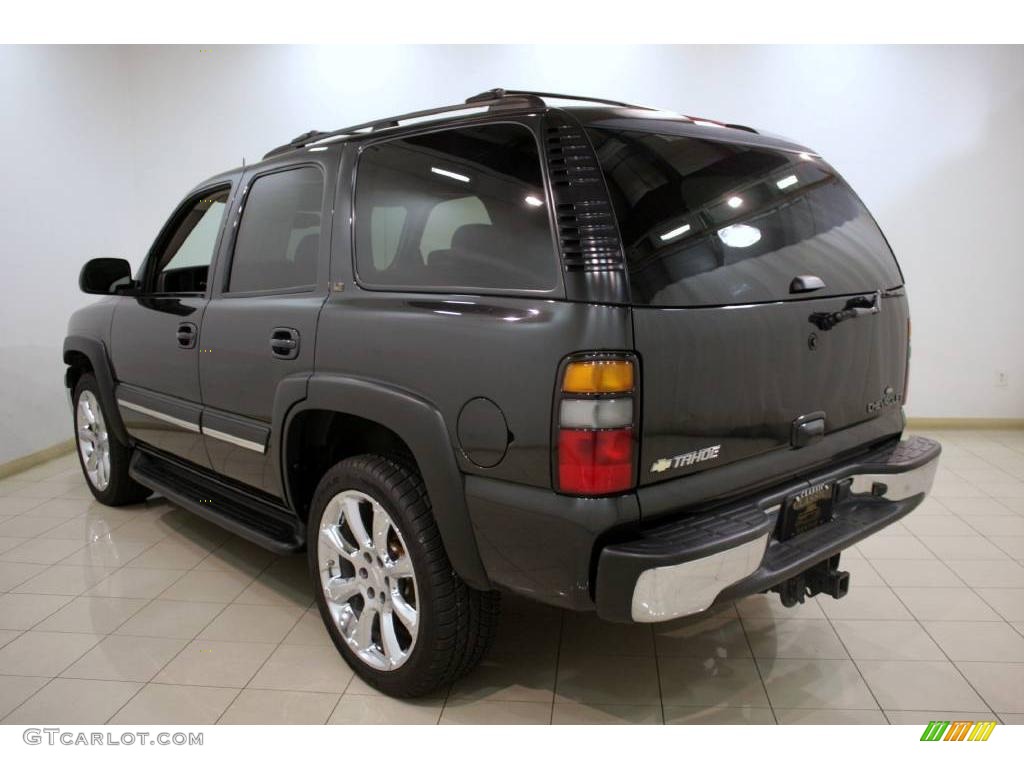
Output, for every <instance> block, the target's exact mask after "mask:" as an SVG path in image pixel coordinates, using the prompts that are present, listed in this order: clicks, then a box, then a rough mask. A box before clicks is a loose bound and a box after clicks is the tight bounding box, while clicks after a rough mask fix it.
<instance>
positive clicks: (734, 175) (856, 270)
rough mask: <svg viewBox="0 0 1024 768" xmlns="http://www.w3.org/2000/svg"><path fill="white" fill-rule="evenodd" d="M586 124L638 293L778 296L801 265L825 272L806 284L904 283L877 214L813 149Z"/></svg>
mask: <svg viewBox="0 0 1024 768" xmlns="http://www.w3.org/2000/svg"><path fill="white" fill-rule="evenodd" d="M589 132H590V135H591V139H592V140H593V143H594V147H595V149H596V151H597V155H598V159H599V162H600V164H601V168H602V170H603V171H604V176H605V179H606V180H607V182H608V187H609V191H610V193H611V196H612V202H613V205H614V207H615V213H616V217H617V218H618V222H619V228H620V230H621V233H622V241H623V246H624V248H625V252H626V261H627V265H628V269H629V278H630V285H631V289H632V297H633V302H634V303H635V304H646V305H652V306H672V307H680V306H719V305H725V304H748V303H757V302H767V301H777V300H780V299H785V298H791V294H790V283H791V282H792V280H793V278H794V277H796V276H797V275H815V276H817V277H820V278H821V279H822V280H823V281H824V282H825V286H826V287H825V289H823V290H819V291H816V292H814V293H813V294H811V295H814V296H828V295H833V296H834V295H843V294H848V293H860V292H865V291H874V290H879V289H885V288H892V287H895V286H898V285H900V284H901V283H902V278H901V276H900V273H899V268H898V267H897V266H896V261H895V259H894V258H893V255H892V252H891V251H890V249H889V246H888V245H887V244H886V241H885V238H884V237H883V236H882V233H881V231H880V230H879V229H878V226H877V224H875V222H874V220H873V219H872V217H871V215H870V214H869V213H868V211H867V209H866V208H865V207H864V205H863V204H862V203H861V202H860V200H859V199H858V198H857V196H856V195H855V194H853V192H852V191H851V190H850V188H849V187H848V186H847V185H846V183H845V182H844V181H843V180H842V179H841V178H840V177H839V175H838V174H837V173H836V172H835V171H834V170H833V169H832V168H831V167H830V166H829V165H828V164H827V163H825V162H824V161H822V160H821V159H820V158H817V157H815V156H813V155H809V154H806V153H796V152H792V153H790V152H784V151H781V150H776V149H771V148H764V147H759V146H749V145H745V144H732V143H727V142H721V141H709V140H706V139H699V138H693V137H690V136H676V135H669V134H664V133H650V132H645V131H632V130H608V129H603V128H601V129H598V128H591V129H589ZM804 295H807V294H804Z"/></svg>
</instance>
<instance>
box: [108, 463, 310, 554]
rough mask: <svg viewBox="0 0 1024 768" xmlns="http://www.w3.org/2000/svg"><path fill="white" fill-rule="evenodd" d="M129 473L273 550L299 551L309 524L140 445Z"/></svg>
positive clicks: (207, 518)
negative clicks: (140, 447) (304, 523)
mask: <svg viewBox="0 0 1024 768" xmlns="http://www.w3.org/2000/svg"><path fill="white" fill-rule="evenodd" d="M128 474H129V475H130V476H131V477H132V479H133V480H135V481H136V482H138V483H141V484H142V485H144V486H146V487H147V488H152V489H153V490H154V491H156V492H157V493H160V494H161V495H163V496H164V497H166V498H167V499H168V500H169V501H172V502H174V503H175V504H177V505H179V506H181V507H184V508H185V509H187V510H188V511H189V512H194V513H195V514H197V515H199V516H200V517H202V518H204V519H206V520H209V521H210V522H211V523H216V524H217V525H219V526H221V527H222V528H225V529H227V530H229V531H231V532H232V533H235V534H237V535H239V536H241V537H242V538H245V539H248V540H249V541H251V542H253V543H254V544H259V545H260V546H261V547H263V548H265V549H269V550H270V551H271V552H277V553H280V554H290V553H293V552H297V551H299V550H300V549H301V548H302V546H303V544H304V543H305V540H306V536H305V533H306V529H305V526H304V525H303V524H302V521H301V520H299V519H298V518H297V517H295V515H293V514H292V513H291V512H290V511H289V510H287V509H286V508H284V507H282V506H280V505H278V504H274V503H272V502H270V501H267V500H265V499H261V498H259V497H258V496H256V495H254V494H249V493H246V492H245V491H243V490H241V489H239V488H234V487H232V486H229V485H226V484H225V483H223V482H221V481H219V480H217V479H215V478H212V477H210V476H209V475H207V474H205V473H203V472H200V471H198V470H195V469H192V468H191V467H188V466H186V465H185V464H182V463H179V462H177V461H174V460H173V459H169V458H165V457H163V456H159V455H157V454H154V453H150V452H148V451H146V450H144V449H138V448H137V449H136V450H135V452H134V455H133V456H132V461H131V464H130V465H129V468H128Z"/></svg>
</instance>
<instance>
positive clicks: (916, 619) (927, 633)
mask: <svg viewBox="0 0 1024 768" xmlns="http://www.w3.org/2000/svg"><path fill="white" fill-rule="evenodd" d="M953 514H956V513H955V512H954V513H953ZM908 530H909V529H908ZM910 535H911V536H913V537H914V538H915V539H917V542H918V543H919V544H920V545H921V546H923V547H924V548H925V549H927V550H928V551H929V552H931V553H932V554H933V555H935V557H936V559H937V560H938V561H939V562H941V563H943V565H945V562H944V561H943V560H942V558H940V557H939V556H938V555H936V554H935V552H934V551H933V550H932V549H931V548H930V547H929V546H928V545H927V544H926V543H925V542H923V541H921V539H920V538H918V537H917V535H916V534H914V533H913V532H912V531H911V534H910ZM947 568H948V566H947ZM950 570H952V569H951V568H950ZM956 576H957V578H959V576H960V575H959V574H956ZM883 579H884V577H883ZM964 586H967V587H968V588H969V589H971V591H972V592H973V591H974V590H973V588H971V587H970V585H968V584H967V582H966V581H965V582H964ZM889 589H890V591H891V592H892V593H893V596H894V597H895V598H896V599H897V600H898V601H899V603H900V605H902V606H903V609H904V610H905V611H906V612H907V613H909V614H910V615H911V616H912V617H913V618H914V621H915V622H916V623H917V625H918V627H920V628H921V631H922V632H924V633H925V634H926V635H927V636H928V639H929V640H931V641H932V642H933V643H934V644H935V647H936V648H938V649H939V651H940V652H941V653H942V655H943V656H945V657H946V661H947V662H948V663H949V665H950V666H951V667H953V669H955V670H956V672H957V674H958V675H960V678H961V679H962V680H963V681H964V682H965V683H967V685H968V687H969V688H970V689H971V690H972V691H974V694H975V695H976V696H977V697H978V698H979V699H980V700H981V701H982V702H983V703H984V704H985V706H986V707H988V708H989V711H991V712H992V714H993V717H994V716H995V710H994V709H993V708H992V705H991V704H989V702H988V700H987V699H986V698H985V697H984V696H982V695H981V692H980V691H978V689H977V688H975V687H974V683H972V682H971V681H970V680H968V679H967V675H965V674H964V673H963V671H962V670H961V669H960V667H958V666H957V665H956V662H955V661H953V659H951V658H950V657H949V654H948V653H947V652H946V649H945V648H943V647H942V644H941V643H939V642H938V641H937V640H936V639H935V637H934V636H933V635H932V633H931V632H929V631H928V627H926V626H925V625H924V623H923V622H922V621H921V620H920V619H918V618H917V616H916V615H915V614H914V612H913V611H912V610H910V606H908V605H907V604H906V603H905V602H903V598H902V597H900V595H899V593H898V592H896V590H895V589H893V588H892V587H889ZM975 594H977V593H975ZM978 597H979V598H981V595H978ZM982 600H983V602H984V599H983V598H982ZM997 613H998V611H997ZM1000 615H1001V614H1000ZM872 693H874V692H872ZM883 712H884V710H883ZM886 719H887V720H888V719H889V718H888V715H886Z"/></svg>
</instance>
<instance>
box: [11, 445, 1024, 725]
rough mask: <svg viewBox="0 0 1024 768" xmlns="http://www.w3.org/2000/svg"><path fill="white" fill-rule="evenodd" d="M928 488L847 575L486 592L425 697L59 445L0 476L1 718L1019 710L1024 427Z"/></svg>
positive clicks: (234, 555)
mask: <svg viewBox="0 0 1024 768" xmlns="http://www.w3.org/2000/svg"><path fill="white" fill-rule="evenodd" d="M935 436H936V437H938V438H939V439H940V440H942V442H943V444H944V447H945V452H944V455H943V460H942V466H941V468H940V471H939V475H938V478H937V480H936V484H935V489H934V494H933V496H932V498H930V499H929V500H928V501H926V502H925V504H923V505H922V506H921V507H920V508H919V509H918V510H916V511H915V512H914V513H912V514H911V515H910V517H909V518H907V519H905V520H904V521H903V522H902V523H900V524H896V525H894V526H893V527H891V528H890V529H888V530H887V531H885V532H883V533H882V534H880V535H877V536H875V537H873V538H872V539H870V540H869V541H866V542H863V543H862V544H861V545H859V546H858V547H856V548H855V549H853V550H851V551H849V552H847V553H845V554H844V556H843V567H844V568H846V569H848V570H849V571H851V573H852V585H853V586H852V590H851V592H850V594H849V595H848V596H847V597H846V598H844V599H843V600H839V601H835V600H832V599H831V598H827V597H826V598H821V599H818V600H811V601H808V602H807V603H806V604H805V605H803V606H800V607H799V608H797V609H784V608H783V607H782V606H781V605H780V604H779V602H778V599H777V597H774V596H773V597H768V596H757V597H753V598H748V599H746V600H743V601H741V602H739V603H737V604H736V605H729V606H725V607H723V608H721V609H718V610H715V611H714V612H713V613H712V614H711V615H707V616H703V617H700V618H696V619H691V620H684V621H677V622H673V623H671V624H665V625H658V626H654V627H650V626H619V625H611V624H605V623H603V622H600V621H598V620H597V619H595V618H594V617H593V616H592V615H576V614H570V613H563V612H561V611H558V610H554V609H551V608H546V607H544V606H540V605H535V604H532V603H528V602H526V601H523V600H520V599H517V598H507V599H506V600H505V611H504V617H503V621H502V625H501V631H500V635H499V638H498V641H497V643H496V645H495V648H494V650H493V651H492V653H491V654H490V655H489V657H488V658H487V659H486V660H485V662H484V663H483V665H482V666H481V667H480V668H479V669H478V670H477V671H476V672H475V673H473V674H472V675H471V676H470V677H468V678H466V679H464V680H461V681H459V682H458V683H456V684H455V685H454V686H453V687H452V689H451V690H450V691H447V692H444V693H442V694H439V695H438V696H437V697H436V698H432V699H427V700H422V701H416V702H408V701H395V700H391V699H388V698H385V697H382V696H379V695H376V694H375V692H374V691H372V690H371V689H369V688H367V687H366V686H365V685H363V684H362V683H361V682H360V681H359V680H358V679H357V678H354V677H353V675H352V673H351V672H350V671H349V669H348V667H346V666H345V664H344V663H343V662H342V661H341V659H340V657H339V656H338V655H337V653H336V652H335V650H334V649H333V647H332V646H331V645H330V642H329V641H328V639H327V635H326V633H325V632H324V630H323V628H322V627H321V624H320V619H319V617H318V615H317V614H316V612H315V609H311V605H312V598H311V591H310V586H309V583H308V578H307V576H306V572H305V564H304V560H303V558H302V557H289V558H276V557H274V556H272V555H270V554H268V553H266V552H264V551H262V550H260V549H258V548H257V547H255V546H253V545H250V544H248V543H246V542H244V541H242V540H241V539H238V538H236V537H234V536H232V535H230V534H228V533H226V532H224V531H222V530H220V529H219V528H217V527H215V526H213V525H209V524H207V523H205V522H203V521H201V520H199V519H197V518H195V517H193V516H191V515H189V514H187V513H185V512H183V511H182V510H180V509H177V508H175V507H173V506H172V505H170V504H168V503H166V502H164V501H162V500H160V499H154V500H151V501H150V502H148V503H147V504H145V505H141V506H139V507H135V508H124V509H110V508H106V507H103V506H101V505H99V504H96V503H94V502H93V501H92V499H91V497H90V496H89V493H88V491H87V489H86V488H85V485H84V483H83V481H82V479H81V477H80V474H79V469H78V465H77V463H76V460H75V458H74V456H66V457H64V458H61V459H59V460H56V461H53V462H50V463H49V464H46V465H43V466H39V467H36V468H34V469H32V470H30V471H28V472H25V473H23V474H21V475H17V476H15V477H11V478H8V479H5V480H0V719H2V722H5V723H27V722H32V723H88V724H97V723H103V722H113V723H132V724H135V723H138V724H142V723H214V722H223V723H293V722H294V723H324V722H330V723H355V722H394V723H437V722H440V723H481V722H499V723H549V722H554V723H661V722H667V723H725V722H729V723H733V722H739V723H775V722H778V723H885V722H891V723H915V722H925V721H927V720H929V719H934V718H937V717H939V716H942V717H944V718H949V719H951V718H953V717H954V716H956V717H963V718H967V719H980V718H992V717H993V715H994V716H995V717H997V718H998V719H1000V720H1002V721H1003V722H1024V432H997V431H986V432H969V431H950V432H946V433H943V434H938V435H935Z"/></svg>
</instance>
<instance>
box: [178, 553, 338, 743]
mask: <svg viewBox="0 0 1024 768" xmlns="http://www.w3.org/2000/svg"><path fill="white" fill-rule="evenodd" d="M275 562H278V560H274V561H272V562H271V563H270V564H268V565H267V567H266V568H264V569H263V570H262V571H260V572H259V574H258V575H257V576H256V578H255V579H253V580H252V582H250V584H252V583H255V582H256V581H257V580H258V579H259V577H260V576H262V575H263V574H264V573H266V572H267V570H268V569H269V568H270V567H271V565H273V564H274V563H275ZM246 589H248V587H246ZM231 605H234V603H231ZM224 610H227V608H225V609H224ZM307 610H309V606H308V605H307V606H306V607H305V608H302V609H301V611H300V612H299V616H298V618H297V619H295V621H294V622H292V625H291V626H290V627H288V629H287V631H286V632H285V633H284V634H283V635H282V636H281V639H280V640H278V641H277V644H276V645H275V646H274V648H273V650H271V651H270V653H268V654H267V658H265V659H264V660H263V661H262V663H260V665H259V666H258V667H257V668H256V671H255V672H253V673H252V674H251V675H250V676H249V679H248V680H246V681H245V685H243V686H242V687H241V688H239V689H238V693H236V694H235V696H234V698H233V699H231V701H229V702H228V705H227V706H226V707H224V711H223V712H221V713H220V716H219V717H218V718H217V721H216V722H217V723H219V722H220V721H221V720H222V719H223V717H224V715H226V714H227V712H228V710H229V709H231V707H232V705H233V704H234V703H235V702H236V701H238V698H239V697H240V696H241V695H242V692H243V691H245V690H246V689H248V687H249V685H250V683H252V681H253V680H255V679H256V677H257V676H258V675H259V673H260V672H262V671H263V668H264V667H265V666H267V662H269V661H270V660H271V659H272V658H273V656H274V654H275V653H277V651H278V649H280V648H281V646H282V645H283V644H284V638H286V637H288V635H289V634H291V632H292V630H293V629H295V627H297V626H298V625H299V622H300V621H302V618H303V617H304V616H305V615H306V611H307ZM223 612H224V611H221V613H223ZM217 615H218V616H219V615H220V614H217ZM214 621H216V619H214ZM211 623H212V621H211ZM209 626H210V625H209V624H207V625H206V627H209ZM203 631H205V628H204V630H202V631H200V632H199V634H202V633H203ZM197 637H198V635H197ZM186 647H187V646H186ZM182 650H184V649H182ZM168 663H170V662H168ZM345 687H346V688H348V685H346V686H345ZM295 693H301V691H295ZM338 701H339V702H340V701H341V697H340V696H339V697H338ZM334 706H335V708H337V706H338V705H337V703H335V705H334ZM333 713H334V709H332V710H331V714H333ZM327 717H328V719H330V715H328V716H327ZM326 722H327V721H326V720H325V721H324V723H321V725H323V724H326Z"/></svg>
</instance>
